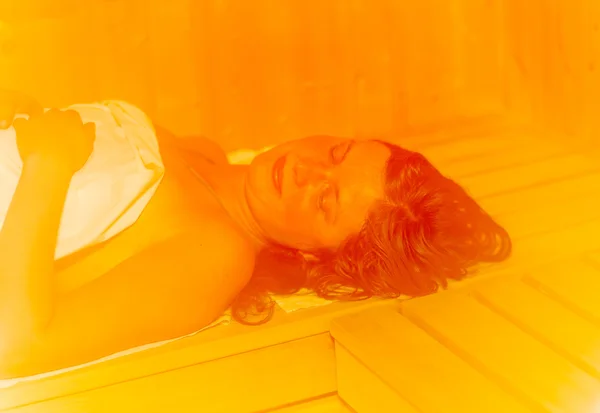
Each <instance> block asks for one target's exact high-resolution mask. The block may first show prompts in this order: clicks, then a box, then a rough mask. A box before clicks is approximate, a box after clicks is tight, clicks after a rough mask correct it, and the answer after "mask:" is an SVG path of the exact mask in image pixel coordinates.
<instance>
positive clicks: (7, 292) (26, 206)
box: [0, 157, 72, 360]
mask: <svg viewBox="0 0 600 413" xmlns="http://www.w3.org/2000/svg"><path fill="white" fill-rule="evenodd" d="M71 176H72V175H71V172H70V171H69V170H67V169H65V168H63V167H62V166H61V165H59V164H57V163H56V162H55V161H52V160H47V159H43V158H41V157H35V158H32V159H30V160H29V161H28V162H26V163H25V164H24V165H23V171H22V173H21V177H20V180H19V183H18V185H17V189H16V191H15V194H14V196H13V199H12V202H11V204H10V207H9V210H8V212H7V215H6V218H5V221H4V225H3V227H2V230H1V231H0V354H1V352H3V351H6V349H8V348H11V347H13V346H14V343H20V342H21V341H23V340H25V341H27V340H29V339H30V337H32V336H34V335H35V334H36V332H37V331H40V330H41V329H43V328H45V326H46V325H47V324H48V321H49V319H50V318H51V316H52V301H53V289H52V284H51V276H52V273H53V265H54V251H55V247H56V238H57V235H58V227H59V224H60V218H61V214H62V210H63V206H64V202H65V198H66V195H67V191H68V188H69V183H70V180H71ZM1 359H2V358H0V360H1Z"/></svg>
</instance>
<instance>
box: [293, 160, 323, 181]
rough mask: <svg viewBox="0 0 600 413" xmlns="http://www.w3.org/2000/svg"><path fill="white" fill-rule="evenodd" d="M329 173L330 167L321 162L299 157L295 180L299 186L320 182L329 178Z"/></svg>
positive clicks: (295, 167)
mask: <svg viewBox="0 0 600 413" xmlns="http://www.w3.org/2000/svg"><path fill="white" fill-rule="evenodd" d="M329 173H330V171H329V169H328V167H327V166H326V165H323V164H321V163H319V162H314V161H311V160H307V159H298V160H297V161H296V163H295V164H294V180H295V182H296V185H297V186H299V187H303V186H305V185H310V184H318V183H319V182H322V181H324V180H325V179H327V178H328V176H329Z"/></svg>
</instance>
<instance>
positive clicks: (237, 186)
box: [191, 164, 267, 252]
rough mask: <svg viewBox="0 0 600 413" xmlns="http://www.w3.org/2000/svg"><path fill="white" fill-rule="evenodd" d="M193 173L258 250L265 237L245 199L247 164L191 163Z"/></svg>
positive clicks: (265, 241) (264, 242)
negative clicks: (205, 185) (202, 164)
mask: <svg viewBox="0 0 600 413" xmlns="http://www.w3.org/2000/svg"><path fill="white" fill-rule="evenodd" d="M191 168H192V171H193V172H194V174H195V175H196V176H197V177H198V178H199V179H200V180H202V181H204V182H205V183H206V184H207V185H208V186H209V187H210V189H212V191H213V192H214V194H215V196H216V197H217V199H218V200H219V202H220V203H221V205H222V206H223V208H224V209H225V210H226V211H227V213H228V214H229V216H230V217H231V219H232V220H233V221H235V223H236V224H237V225H238V226H239V227H240V229H242V230H243V232H244V233H245V234H246V236H247V237H248V238H249V239H251V240H252V242H253V244H254V247H255V249H256V251H257V252H258V251H259V250H260V249H262V248H263V247H264V246H265V245H266V244H267V239H266V237H265V235H264V233H263V231H262V229H261V228H260V226H259V225H258V223H257V222H256V220H255V219H254V216H253V215H252V212H251V211H250V207H249V206H248V202H247V200H246V191H245V185H246V181H245V180H246V176H247V175H246V174H247V170H248V166H247V165H227V164H220V165H205V166H201V165H191Z"/></svg>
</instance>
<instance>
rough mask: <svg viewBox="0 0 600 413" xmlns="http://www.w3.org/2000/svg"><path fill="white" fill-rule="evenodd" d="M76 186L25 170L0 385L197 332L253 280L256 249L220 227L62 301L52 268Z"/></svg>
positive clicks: (2, 277)
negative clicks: (68, 195) (55, 289)
mask: <svg viewBox="0 0 600 413" xmlns="http://www.w3.org/2000/svg"><path fill="white" fill-rule="evenodd" d="M51 171H55V172H51ZM69 180H70V176H69V175H68V174H67V173H66V172H61V169H60V168H59V167H58V166H57V165H52V166H51V167H48V165H45V164H44V163H43V161H41V160H40V161H39V162H38V161H36V162H32V163H30V164H28V165H26V166H25V169H24V171H23V174H22V177H21V181H20V182H19V186H18V189H17V191H16V193H15V196H14V198H13V202H12V203H11V207H10V211H9V213H8V215H7V217H6V220H5V224H4V227H3V229H2V232H1V233H0V379H2V378H13V377H20V376H26V375H31V374H37V373H41V372H44V371H49V370H54V369H59V368H63V367H68V366H72V365H76V364H80V363H84V362H87V361H91V360H94V359H97V358H100V357H103V356H106V355H109V354H112V353H115V352H118V351H121V350H125V349H128V348H131V347H135V346H138V345H142V344H147V343H150V342H154V341H161V340H164V339H169V338H173V337H176V336H180V335H183V334H187V333H190V332H193V331H195V330H197V329H199V328H201V327H203V326H205V325H207V324H208V323H210V322H211V321H212V320H213V319H215V318H216V317H218V316H219V315H220V314H221V312H222V311H223V310H224V309H225V308H226V307H227V306H228V304H229V303H230V302H231V300H232V299H233V298H234V297H235V295H236V294H237V293H238V291H239V290H240V289H241V288H242V287H243V286H244V284H245V283H246V282H247V280H248V279H249V276H250V274H251V271H252V267H253V253H252V251H251V250H250V248H249V247H248V245H247V244H246V243H245V241H243V239H242V238H241V236H240V235H239V234H238V233H237V232H236V231H235V230H234V229H233V228H230V227H228V226H227V225H225V224H223V223H220V222H213V223H211V224H209V225H206V226H204V227H202V228H198V229H193V228H190V229H189V232H188V233H186V234H181V235H179V236H176V237H173V238H171V239H169V240H167V241H164V242H163V243H161V244H158V245H155V246H153V247H151V248H148V249H147V250H145V251H142V252H141V253H139V254H137V255H135V256H133V257H131V258H129V259H128V260H126V261H125V262H123V263H122V264H120V265H118V266H117V267H115V268H114V269H113V270H111V271H110V272H108V273H107V274H105V275H103V276H102V277H100V278H98V279H96V280H95V281H93V282H91V283H90V284H87V285H86V286H84V287H82V288H80V289H78V290H76V291H74V292H73V293H71V294H70V295H67V296H66V297H64V298H62V299H60V300H59V299H58V298H57V296H56V295H55V294H54V293H53V286H52V279H53V278H54V277H53V262H54V251H55V247H56V234H57V231H58V226H59V222H60V216H61V211H62V208H63V204H64V200H65V196H66V192H67V189H68V183H69Z"/></svg>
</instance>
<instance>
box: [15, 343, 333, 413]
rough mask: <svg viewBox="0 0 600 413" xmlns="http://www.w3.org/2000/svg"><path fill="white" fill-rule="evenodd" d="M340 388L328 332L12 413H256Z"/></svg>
mask: <svg viewBox="0 0 600 413" xmlns="http://www.w3.org/2000/svg"><path fill="white" fill-rule="evenodd" d="M336 387H337V386H336V379H335V355H334V351H333V343H332V340H331V337H330V336H329V334H326V333H325V334H321V335H318V336H314V337H309V338H306V339H303V340H297V341H294V342H291V343H286V344H281V345H279V346H275V347H269V348H264V349H260V350H255V351H251V352H249V353H245V354H241V355H238V356H234V357H227V358H224V359H220V360H214V361H212V362H208V363H203V364H199V365H196V366H191V367H188V368H184V369H177V370H173V371H169V372H165V373H162V374H158V375H154V376H149V377H145V378H143V379H139V380H131V381H127V382H123V383H118V384H115V385H113V386H108V387H103V388H97V389H95V390H91V391H87V392H83V393H77V394H73V395H69V396H64V397H61V398H58V399H51V400H48V401H45V402H42V403H34V404H31V405H27V406H23V407H21V408H16V409H13V410H10V412H11V413H39V412H44V413H80V412H85V413H96V412H97V413H105V412H115V413H117V412H119V413H120V412H123V413H125V412H148V413H164V412H169V411H173V412H177V413H186V412H190V413H192V412H193V413H196V412H200V411H206V412H211V413H221V412H222V413H231V412H236V413H251V412H256V411H260V410H266V409H271V408H274V407H277V406H282V405H285V404H290V403H294V402H298V401H301V400H306V399H310V398H314V397H318V396H321V395H323V394H328V393H334V392H335V391H336Z"/></svg>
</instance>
